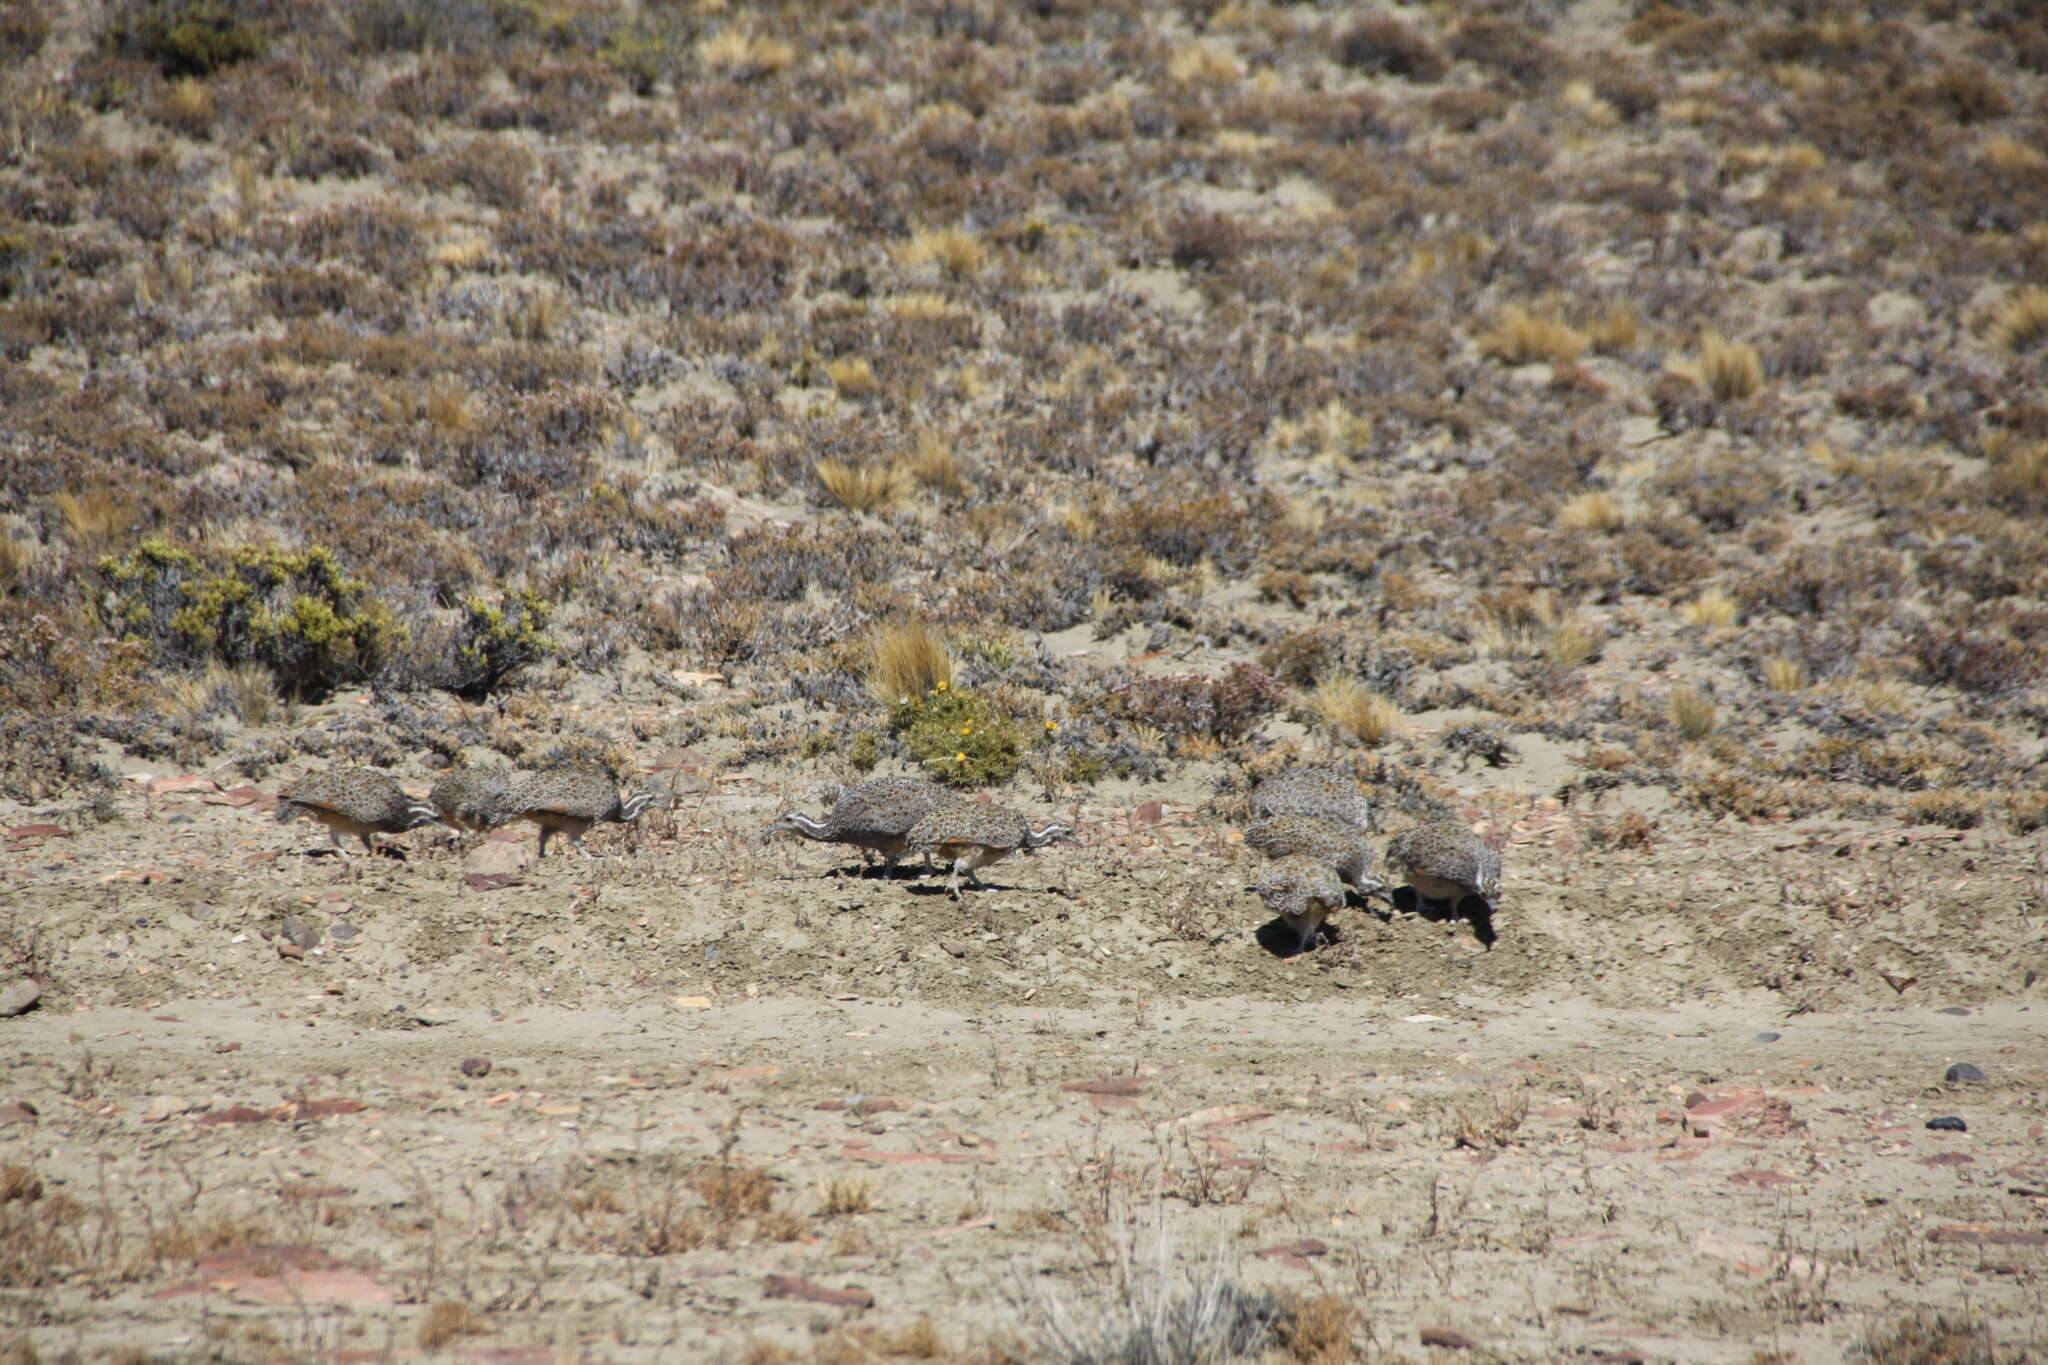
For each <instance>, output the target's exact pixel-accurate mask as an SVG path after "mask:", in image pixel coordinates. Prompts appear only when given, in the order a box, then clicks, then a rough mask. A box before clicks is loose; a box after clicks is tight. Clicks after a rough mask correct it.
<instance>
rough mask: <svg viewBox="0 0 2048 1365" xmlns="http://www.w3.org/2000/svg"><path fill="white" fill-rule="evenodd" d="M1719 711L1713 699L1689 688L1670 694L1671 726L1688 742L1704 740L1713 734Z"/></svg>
mask: <svg viewBox="0 0 2048 1365" xmlns="http://www.w3.org/2000/svg"><path fill="white" fill-rule="evenodd" d="M1720 714H1721V713H1720V710H1719V708H1718V707H1716V706H1715V705H1714V703H1713V699H1712V698H1710V697H1708V696H1706V695H1705V694H1704V693H1701V692H1695V691H1693V690H1692V689H1691V688H1685V689H1683V690H1681V691H1678V692H1674V693H1672V694H1671V706H1670V716H1671V726H1672V728H1673V729H1675V730H1677V731H1678V733H1679V734H1680V735H1681V736H1683V737H1684V738H1686V739H1689V740H1701V739H1705V738H1706V737H1707V736H1708V735H1710V734H1712V733H1714V726H1715V724H1716V722H1717V721H1719V719H1720Z"/></svg>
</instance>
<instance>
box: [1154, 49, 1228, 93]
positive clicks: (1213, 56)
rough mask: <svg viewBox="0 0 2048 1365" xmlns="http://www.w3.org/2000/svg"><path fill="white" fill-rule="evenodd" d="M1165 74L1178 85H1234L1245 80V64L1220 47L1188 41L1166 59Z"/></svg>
mask: <svg viewBox="0 0 2048 1365" xmlns="http://www.w3.org/2000/svg"><path fill="white" fill-rule="evenodd" d="M1166 74H1167V75H1169V76H1171V77H1172V78H1173V79H1174V80H1175V81H1176V82H1178V83H1180V84H1181V85H1233V84H1235V83H1236V82H1238V81H1240V80H1242V79H1244V63H1243V62H1240V61H1239V60H1238V59H1237V58H1236V57H1234V56H1232V55H1231V54H1230V53H1228V52H1224V51H1222V50H1220V49H1217V48H1213V47H1210V46H1208V45H1206V44H1203V43H1189V44H1188V45H1187V46H1186V47H1182V48H1179V49H1176V50H1175V52H1174V53H1173V55H1172V56H1170V57H1168V58H1167V59H1166Z"/></svg>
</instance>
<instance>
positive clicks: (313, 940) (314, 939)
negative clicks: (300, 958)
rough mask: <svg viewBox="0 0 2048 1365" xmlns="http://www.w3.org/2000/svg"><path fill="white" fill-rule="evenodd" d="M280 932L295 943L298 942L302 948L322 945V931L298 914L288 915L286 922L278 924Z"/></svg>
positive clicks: (285, 918)
mask: <svg viewBox="0 0 2048 1365" xmlns="http://www.w3.org/2000/svg"><path fill="white" fill-rule="evenodd" d="M278 932H280V933H282V934H283V935H284V936H285V937H286V938H288V939H290V940H291V941H292V942H293V943H296V944H298V945H299V946H300V947H301V948H317V947H319V946H320V931H319V930H318V929H315V928H314V927H313V926H312V925H310V924H308V923H306V922H305V921H304V920H302V919H300V918H299V917H298V916H297V915H286V916H285V917H284V923H283V924H281V925H279V926H278Z"/></svg>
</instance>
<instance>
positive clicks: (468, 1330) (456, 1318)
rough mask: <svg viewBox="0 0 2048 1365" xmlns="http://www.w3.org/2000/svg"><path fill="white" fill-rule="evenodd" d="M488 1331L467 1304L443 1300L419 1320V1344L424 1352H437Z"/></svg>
mask: <svg viewBox="0 0 2048 1365" xmlns="http://www.w3.org/2000/svg"><path fill="white" fill-rule="evenodd" d="M490 1330H491V1329H490V1328H488V1327H486V1326H485V1325H484V1321H483V1319H482V1318H479V1317H478V1316H477V1315H476V1312H475V1310H474V1309H472V1308H471V1307H470V1306H469V1305H468V1304H466V1303H462V1302H459V1301H457V1300H455V1299H443V1300H441V1302H439V1303H437V1304H435V1305H434V1306H433V1307H432V1308H429V1309H428V1310H427V1315H426V1316H425V1317H424V1318H421V1319H420V1334H419V1343H420V1345H421V1347H423V1348H424V1349H426V1350H429V1351H438V1350H440V1349H441V1348H442V1347H443V1346H451V1345H453V1344H454V1343H455V1342H457V1341H460V1340H461V1339H462V1338H463V1337H470V1336H481V1335H483V1334H485V1333H487V1332H489V1331H490Z"/></svg>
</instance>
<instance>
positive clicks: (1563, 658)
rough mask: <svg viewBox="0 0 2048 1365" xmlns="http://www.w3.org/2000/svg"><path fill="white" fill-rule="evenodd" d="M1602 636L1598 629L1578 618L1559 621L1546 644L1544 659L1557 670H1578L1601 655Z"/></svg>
mask: <svg viewBox="0 0 2048 1365" xmlns="http://www.w3.org/2000/svg"><path fill="white" fill-rule="evenodd" d="M1601 640H1602V636H1601V633H1600V630H1599V628H1598V627H1596V626H1594V625H1593V624H1592V623H1591V622H1588V621H1582V620H1580V619H1578V618H1577V617H1569V618H1567V619H1565V620H1562V621H1559V622H1558V623H1557V624H1556V625H1555V626H1554V627H1552V628H1551V631H1550V639H1549V640H1547V641H1546V642H1545V643H1544V646H1543V657H1544V658H1545V659H1547V660H1548V661H1549V662H1550V663H1551V664H1552V665H1553V666H1555V667H1557V668H1577V667H1579V666H1580V665H1582V664H1585V663H1588V662H1590V661H1591V660H1593V659H1594V658H1595V657H1597V656H1598V655H1599V653H1600V644H1601Z"/></svg>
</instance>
